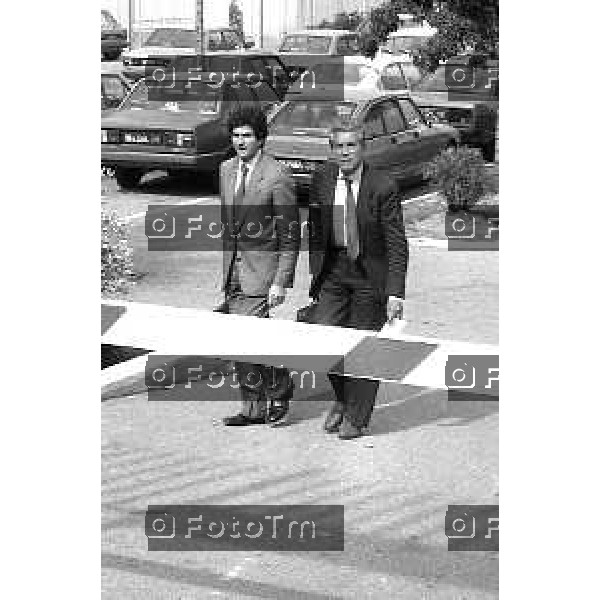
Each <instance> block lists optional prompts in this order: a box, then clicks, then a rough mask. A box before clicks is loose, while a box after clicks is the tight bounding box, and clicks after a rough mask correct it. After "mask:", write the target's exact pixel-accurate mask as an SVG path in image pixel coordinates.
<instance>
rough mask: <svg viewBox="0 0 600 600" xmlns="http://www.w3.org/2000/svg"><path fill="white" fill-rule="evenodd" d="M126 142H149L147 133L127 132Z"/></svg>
mask: <svg viewBox="0 0 600 600" xmlns="http://www.w3.org/2000/svg"><path fill="white" fill-rule="evenodd" d="M124 140H125V143H126V144H147V143H148V142H149V140H148V136H147V135H142V134H136V133H126V134H125V135H124Z"/></svg>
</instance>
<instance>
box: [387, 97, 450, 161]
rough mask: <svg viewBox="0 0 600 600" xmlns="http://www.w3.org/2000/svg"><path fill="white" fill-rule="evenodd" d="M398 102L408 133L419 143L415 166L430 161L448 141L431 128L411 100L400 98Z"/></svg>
mask: <svg viewBox="0 0 600 600" xmlns="http://www.w3.org/2000/svg"><path fill="white" fill-rule="evenodd" d="M398 102H399V104H400V108H401V109H402V114H403V115H404V118H405V120H406V123H407V127H408V132H409V133H410V134H411V135H412V136H413V137H414V138H415V139H416V140H418V142H419V150H418V153H417V154H416V155H415V159H416V160H415V166H416V167H417V168H419V165H422V164H423V163H425V162H427V161H430V160H431V159H432V158H434V157H435V156H436V155H437V153H438V152H439V151H440V150H441V149H442V148H443V147H444V146H445V144H446V139H445V138H444V136H442V135H440V134H439V133H438V131H436V129H435V128H433V127H430V126H429V125H428V124H427V121H426V120H425V117H423V115H422V114H421V111H420V110H419V109H418V108H417V107H416V106H415V103H414V102H413V101H412V99H411V98H399V99H398Z"/></svg>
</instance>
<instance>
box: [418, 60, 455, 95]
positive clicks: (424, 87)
mask: <svg viewBox="0 0 600 600" xmlns="http://www.w3.org/2000/svg"><path fill="white" fill-rule="evenodd" d="M415 89H416V90H419V91H420V92H447V91H448V86H447V85H446V65H444V66H442V67H439V68H438V69H436V70H435V71H434V72H433V73H431V75H426V76H425V77H424V78H423V80H422V81H421V83H419V84H418V85H417V86H416V87H415Z"/></svg>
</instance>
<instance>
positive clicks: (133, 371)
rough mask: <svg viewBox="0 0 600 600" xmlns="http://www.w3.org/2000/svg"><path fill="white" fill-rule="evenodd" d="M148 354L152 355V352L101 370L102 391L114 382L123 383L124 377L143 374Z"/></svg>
mask: <svg viewBox="0 0 600 600" xmlns="http://www.w3.org/2000/svg"><path fill="white" fill-rule="evenodd" d="M150 354H154V352H150V353H149V354H144V356H138V357H136V358H132V359H130V360H126V361H125V362H122V363H119V364H116V365H113V366H112V367H107V368H106V369H102V375H101V381H102V389H104V388H106V387H107V386H110V385H112V384H114V383H116V382H119V381H123V379H125V378H126V377H131V376H133V375H138V374H140V373H143V372H144V368H145V367H146V361H147V360H148V356H149V355H150Z"/></svg>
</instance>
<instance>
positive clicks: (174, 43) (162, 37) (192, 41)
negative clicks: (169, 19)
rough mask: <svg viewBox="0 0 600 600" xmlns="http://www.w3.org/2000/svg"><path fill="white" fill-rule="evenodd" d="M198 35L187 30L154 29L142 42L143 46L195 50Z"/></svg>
mask: <svg viewBox="0 0 600 600" xmlns="http://www.w3.org/2000/svg"><path fill="white" fill-rule="evenodd" d="M197 38H198V34H197V33H196V32H195V31H193V30H187V29H155V30H154V31H153V32H152V33H151V34H150V35H149V36H148V38H147V39H146V41H145V42H144V46H159V47H164V48H195V47H196V45H197V44H198V40H197Z"/></svg>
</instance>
